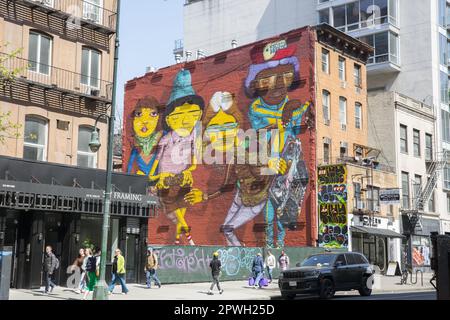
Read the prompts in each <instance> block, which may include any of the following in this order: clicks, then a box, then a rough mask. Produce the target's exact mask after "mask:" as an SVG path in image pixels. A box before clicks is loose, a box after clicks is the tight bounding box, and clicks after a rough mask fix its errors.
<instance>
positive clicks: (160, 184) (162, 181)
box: [156, 173, 174, 190]
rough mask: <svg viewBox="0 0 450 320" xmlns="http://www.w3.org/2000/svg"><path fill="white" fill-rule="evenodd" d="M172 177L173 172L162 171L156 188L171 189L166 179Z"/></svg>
mask: <svg viewBox="0 0 450 320" xmlns="http://www.w3.org/2000/svg"><path fill="white" fill-rule="evenodd" d="M172 177H174V175H173V174H171V173H161V174H160V175H159V181H158V183H157V184H156V188H158V189H159V190H161V189H169V186H167V185H166V179H167V178H172Z"/></svg>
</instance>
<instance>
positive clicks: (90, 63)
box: [81, 48, 100, 88]
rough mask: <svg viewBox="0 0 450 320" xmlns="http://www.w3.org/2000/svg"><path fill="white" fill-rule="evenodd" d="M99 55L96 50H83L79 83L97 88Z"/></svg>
mask: <svg viewBox="0 0 450 320" xmlns="http://www.w3.org/2000/svg"><path fill="white" fill-rule="evenodd" d="M99 79H100V53H99V52H98V51H96V50H92V49H89V48H83V53H82V59H81V83H82V84H84V85H86V86H88V87H91V88H98V87H99V84H100V83H99V82H100V80H99Z"/></svg>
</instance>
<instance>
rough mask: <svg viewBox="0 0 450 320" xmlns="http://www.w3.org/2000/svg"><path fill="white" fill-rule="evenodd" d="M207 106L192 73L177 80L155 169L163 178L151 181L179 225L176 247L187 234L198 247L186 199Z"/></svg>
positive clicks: (166, 114)
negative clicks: (197, 130) (197, 134)
mask: <svg viewBox="0 0 450 320" xmlns="http://www.w3.org/2000/svg"><path fill="white" fill-rule="evenodd" d="M204 106H205V103H204V101H203V99H202V98H201V97H200V96H198V95H196V94H195V91H194V88H193V87H192V77H191V73H190V72H189V71H188V70H184V69H183V70H181V71H180V72H179V73H178V74H177V76H176V77H175V81H174V84H173V88H172V94H171V96H170V99H169V102H168V104H167V107H166V110H165V113H164V119H163V126H164V130H165V131H166V135H165V136H164V137H163V138H162V139H161V141H160V142H159V145H158V146H159V151H158V154H157V157H156V159H157V160H156V161H155V164H154V166H156V167H158V172H160V174H159V175H157V176H154V177H151V179H152V180H154V181H156V180H157V181H158V183H157V184H156V187H157V189H158V190H159V196H160V198H161V202H162V204H163V207H164V210H165V212H166V214H167V215H168V216H169V218H171V219H172V221H173V222H174V223H175V224H176V226H177V229H176V239H175V244H179V243H180V238H181V235H182V234H183V233H184V234H185V235H186V238H187V240H188V241H189V244H190V245H194V242H193V240H192V236H191V234H190V230H189V229H190V228H189V226H188V224H187V223H186V220H185V215H186V210H187V203H186V202H185V201H184V196H185V195H186V194H188V193H189V192H190V191H191V189H192V184H193V177H192V172H193V171H194V170H195V169H196V168H197V165H196V157H195V150H196V148H195V130H194V128H195V126H196V125H197V123H199V121H201V118H202V115H203V109H204Z"/></svg>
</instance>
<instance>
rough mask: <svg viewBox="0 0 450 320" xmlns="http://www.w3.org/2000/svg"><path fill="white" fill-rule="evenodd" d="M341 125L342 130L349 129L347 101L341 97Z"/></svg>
mask: <svg viewBox="0 0 450 320" xmlns="http://www.w3.org/2000/svg"><path fill="white" fill-rule="evenodd" d="M339 123H340V124H341V129H342V130H346V129H347V99H345V98H344V97H339Z"/></svg>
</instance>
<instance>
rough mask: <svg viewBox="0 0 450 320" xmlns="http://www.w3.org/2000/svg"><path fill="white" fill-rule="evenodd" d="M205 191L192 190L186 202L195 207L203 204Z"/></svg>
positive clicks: (185, 198) (185, 199)
mask: <svg viewBox="0 0 450 320" xmlns="http://www.w3.org/2000/svg"><path fill="white" fill-rule="evenodd" d="M203 200H204V198H203V191H201V190H199V189H192V191H191V192H189V193H188V194H187V195H186V196H185V197H184V201H186V202H187V203H189V204H190V205H195V204H197V203H201V202H203Z"/></svg>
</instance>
